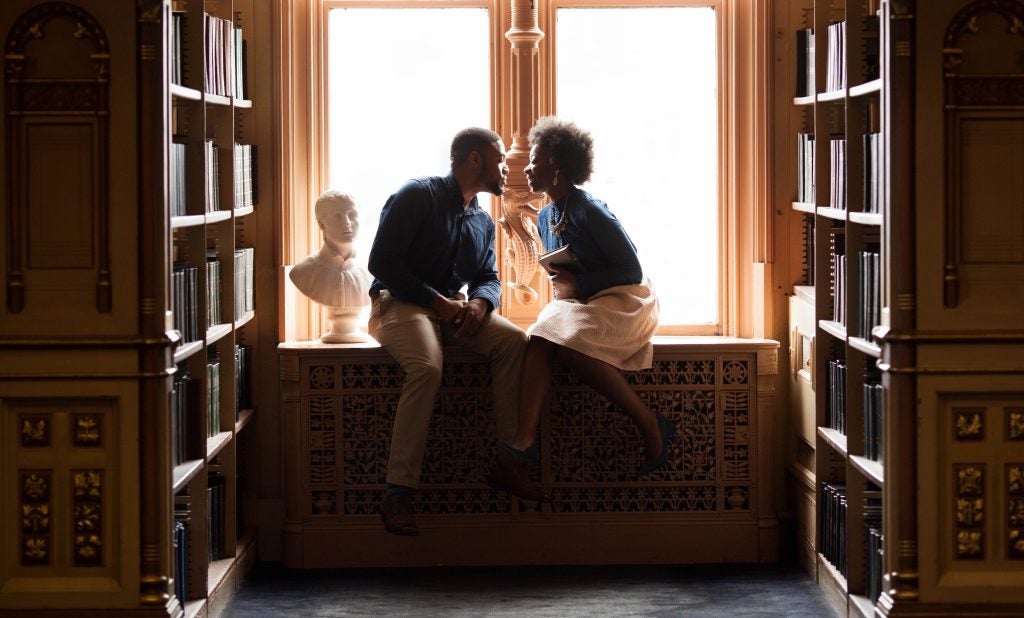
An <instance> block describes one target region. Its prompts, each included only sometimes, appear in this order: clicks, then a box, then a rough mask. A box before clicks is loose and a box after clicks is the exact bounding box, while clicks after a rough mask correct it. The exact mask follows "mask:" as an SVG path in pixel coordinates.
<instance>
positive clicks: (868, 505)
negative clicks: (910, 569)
mask: <svg viewBox="0 0 1024 618" xmlns="http://www.w3.org/2000/svg"><path fill="white" fill-rule="evenodd" d="M864 550H865V551H864V563H865V564H864V567H865V568H864V574H865V577H864V579H865V588H866V590H865V592H866V593H867V596H868V598H869V599H871V602H872V603H876V602H878V597H879V596H881V593H882V492H880V491H865V492H864Z"/></svg>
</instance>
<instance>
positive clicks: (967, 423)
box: [953, 408, 985, 440]
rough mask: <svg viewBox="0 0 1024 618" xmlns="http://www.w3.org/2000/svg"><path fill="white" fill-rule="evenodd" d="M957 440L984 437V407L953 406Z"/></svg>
mask: <svg viewBox="0 0 1024 618" xmlns="http://www.w3.org/2000/svg"><path fill="white" fill-rule="evenodd" d="M953 418H954V419H955V420H954V425H955V426H956V439H957V440H981V439H982V437H984V425H985V424H984V421H985V409H984V408H953Z"/></svg>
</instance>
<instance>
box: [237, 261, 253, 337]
mask: <svg viewBox="0 0 1024 618" xmlns="http://www.w3.org/2000/svg"><path fill="white" fill-rule="evenodd" d="M252 262H253V250H252V247H239V248H237V249H235V277H234V291H235V307H234V310H235V319H236V320H239V319H241V318H242V316H244V315H245V314H246V313H247V312H249V311H252V310H253V306H254V305H253V263H252Z"/></svg>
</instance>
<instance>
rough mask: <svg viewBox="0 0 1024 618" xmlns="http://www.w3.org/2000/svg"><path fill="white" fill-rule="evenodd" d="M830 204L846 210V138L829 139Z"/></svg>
mask: <svg viewBox="0 0 1024 618" xmlns="http://www.w3.org/2000/svg"><path fill="white" fill-rule="evenodd" d="M829 152H830V154H831V158H830V163H831V165H830V169H829V181H830V182H829V187H830V193H829V206H831V207H832V208H837V209H839V210H846V170H847V166H846V140H845V139H832V140H830V141H829Z"/></svg>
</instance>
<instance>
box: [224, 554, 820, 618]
mask: <svg viewBox="0 0 1024 618" xmlns="http://www.w3.org/2000/svg"><path fill="white" fill-rule="evenodd" d="M221 615H222V616H227V617H233V618H248V617H252V616H266V617H270V616H273V617H275V618H278V617H279V618H287V617H292V616H294V617H302V618H326V617H334V616H431V617H434V616H443V617H450V616H453V617H466V618H469V617H478V616H507V617H513V616H515V617H533V616H537V617H551V618H555V617H558V618H575V617H579V618H583V617H587V618H590V617H604V616H664V617H669V616H671V617H690V616H692V617H695V618H696V617H699V618H718V617H721V618H737V617H741V616H761V617H765V618H769V617H770V618H779V617H794V618H796V617H801V618H832V617H834V616H835V614H834V613H833V611H832V610H831V609H830V608H829V607H828V605H827V602H826V600H825V598H824V597H823V594H822V593H821V591H820V589H819V588H818V587H817V586H816V585H815V583H814V582H813V581H812V580H811V579H810V577H809V576H808V575H807V574H806V573H805V572H804V571H802V570H800V569H799V568H797V567H793V566H783V565H690V566H634V567H477V568H469V567H464V568H425V569H351V570H287V569H282V568H280V567H278V566H276V565H270V564H261V565H258V566H257V567H256V569H255V570H254V571H253V572H252V573H251V574H250V576H249V577H248V578H247V579H246V580H245V581H244V582H243V584H242V587H241V588H240V589H239V590H238V592H236V593H235V595H234V597H233V598H232V599H231V601H230V603H229V604H228V606H227V608H226V609H225V611H224V613H222V614H221Z"/></svg>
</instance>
